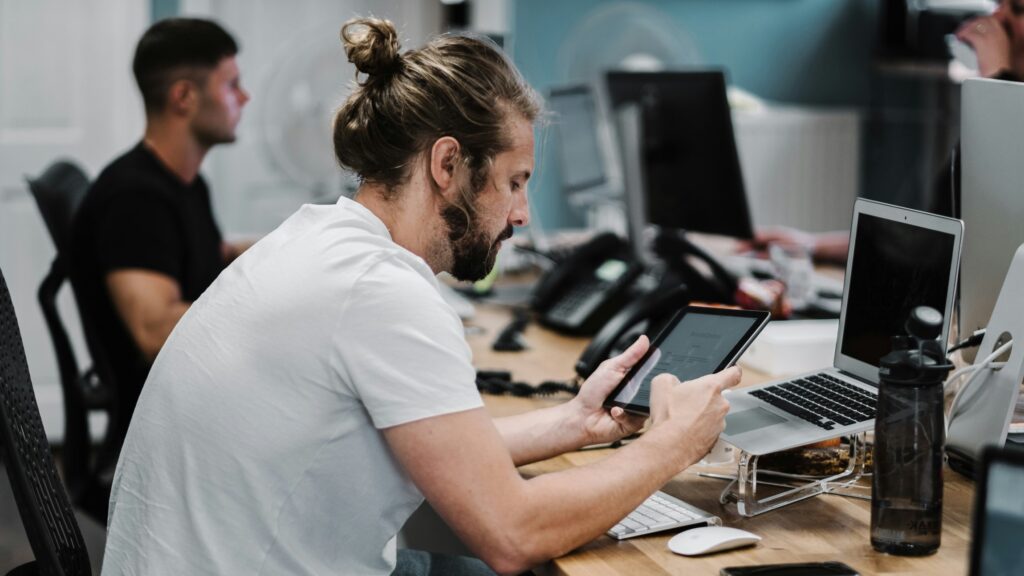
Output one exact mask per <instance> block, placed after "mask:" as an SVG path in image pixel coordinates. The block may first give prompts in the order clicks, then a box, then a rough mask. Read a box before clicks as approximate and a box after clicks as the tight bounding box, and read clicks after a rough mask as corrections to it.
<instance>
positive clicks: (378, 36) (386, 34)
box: [341, 18, 402, 79]
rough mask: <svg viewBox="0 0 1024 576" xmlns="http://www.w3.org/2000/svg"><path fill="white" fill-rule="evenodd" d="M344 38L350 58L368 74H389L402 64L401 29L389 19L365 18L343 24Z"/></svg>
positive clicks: (377, 76) (373, 76)
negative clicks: (399, 34)
mask: <svg viewBox="0 0 1024 576" xmlns="http://www.w3.org/2000/svg"><path fill="white" fill-rule="evenodd" d="M341 40H342V44H343V45H344V46H345V55H346V56H348V61H349V62H351V63H352V64H354V65H355V67H356V70H358V71H359V72H362V73H363V74H366V75H367V77H368V78H374V79H375V78H379V77H383V76H386V75H388V74H390V73H392V72H394V71H395V70H396V69H397V68H398V67H399V66H400V65H401V62H402V57H401V55H400V54H399V53H398V51H399V49H400V45H399V43H398V33H397V32H395V27H394V26H393V25H392V24H391V22H388V21H387V20H379V19H377V18H364V19H362V20H356V21H352V22H348V23H346V24H345V25H344V26H342V28H341Z"/></svg>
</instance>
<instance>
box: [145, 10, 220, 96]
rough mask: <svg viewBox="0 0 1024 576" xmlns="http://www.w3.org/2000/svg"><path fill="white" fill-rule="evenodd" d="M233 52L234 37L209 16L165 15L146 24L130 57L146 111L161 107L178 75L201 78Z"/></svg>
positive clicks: (203, 78)
mask: <svg viewBox="0 0 1024 576" xmlns="http://www.w3.org/2000/svg"><path fill="white" fill-rule="evenodd" d="M235 54H238V44H237V43H236V42H235V39H234V38H232V37H231V35H230V34H228V32H227V31H226V30H224V29H223V28H221V27H220V25H219V24H217V23H216V22H212V21H210V20H203V19H199V18H167V19H165V20H161V21H159V22H157V23H155V24H153V25H152V26H150V27H149V29H148V30H146V32H145V34H143V35H142V38H141V39H139V43H138V45H137V46H136V47H135V58H134V60H133V61H132V71H133V72H134V73H135V81H136V82H137V83H138V84H139V91H140V92H142V101H143V103H144V104H145V106H146V114H147V115H152V114H156V113H159V112H161V111H162V110H163V109H164V107H165V106H166V105H167V91H168V90H169V89H170V88H171V85H172V84H174V83H175V82H177V81H178V80H181V79H190V80H193V81H194V82H197V83H201V82H204V81H205V79H206V75H207V74H208V73H209V72H210V71H211V70H213V69H214V68H216V67H217V65H218V64H220V61H221V60H223V59H224V58H228V57H230V56H234V55H235Z"/></svg>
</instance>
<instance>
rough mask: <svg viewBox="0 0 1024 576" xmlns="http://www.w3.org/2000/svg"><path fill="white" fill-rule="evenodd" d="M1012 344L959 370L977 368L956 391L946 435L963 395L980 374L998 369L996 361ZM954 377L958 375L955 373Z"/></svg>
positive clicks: (948, 418)
mask: <svg viewBox="0 0 1024 576" xmlns="http://www.w3.org/2000/svg"><path fill="white" fill-rule="evenodd" d="M1012 344H1013V340H1008V341H1007V342H1006V343H1005V344H1003V345H1002V346H1000V347H999V348H997V349H996V350H995V352H992V353H991V354H989V355H988V357H986V358H985V359H984V360H982V361H981V363H979V364H974V365H973V366H965V367H964V368H961V369H960V370H957V372H961V371H964V370H965V369H966V368H972V367H974V366H976V368H974V369H973V370H971V377H970V378H968V379H967V380H966V381H965V382H964V383H963V385H962V386H960V389H959V390H957V391H956V394H954V395H953V401H952V402H951V403H950V405H949V416H948V417H946V435H947V436H949V425H950V423H951V422H952V421H953V418H955V417H956V411H957V405H958V404H959V402H960V397H961V396H962V395H963V393H964V391H965V390H967V389H968V388H970V387H971V384H973V383H974V380H975V379H976V378H977V377H978V375H979V374H983V373H987V372H988V371H989V370H995V369H996V366H995V364H994V362H995V359H996V358H998V357H1000V356H1002V355H1003V354H1005V353H1006V351H1007V350H1009V349H1010V346H1011V345H1012ZM998 364H1000V367H1002V366H1001V365H1002V364H1005V363H1003V362H999V363H998ZM964 373H965V374H966V373H967V372H966V371H965V372H964ZM954 375H956V374H955V373H954ZM951 379H952V378H951Z"/></svg>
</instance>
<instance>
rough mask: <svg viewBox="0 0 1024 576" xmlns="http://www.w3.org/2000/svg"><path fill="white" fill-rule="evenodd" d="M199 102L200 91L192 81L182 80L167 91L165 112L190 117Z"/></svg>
mask: <svg viewBox="0 0 1024 576" xmlns="http://www.w3.org/2000/svg"><path fill="white" fill-rule="evenodd" d="M198 102H199V89H198V88H197V87H196V85H195V84H194V83H193V82H192V81H191V80H186V79H181V80H177V81H175V82H174V83H173V84H171V87H170V88H169V89H168V90H167V106H166V108H165V110H166V111H167V112H168V113H170V114H173V115H175V116H178V115H188V114H189V112H191V110H192V109H193V108H194V107H195V105H196V104H197V103H198Z"/></svg>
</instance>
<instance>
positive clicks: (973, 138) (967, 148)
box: [960, 79, 1024, 360]
mask: <svg viewBox="0 0 1024 576" xmlns="http://www.w3.org/2000/svg"><path fill="white" fill-rule="evenodd" d="M962 93H963V105H962V110H961V113H960V122H961V126H962V128H961V133H962V138H961V144H960V149H961V157H960V158H961V165H962V166H963V174H962V181H961V187H960V188H961V202H962V204H963V206H962V208H961V211H960V213H961V216H962V218H963V221H964V255H963V273H962V274H961V280H960V336H961V337H966V336H968V335H969V334H970V333H971V332H973V331H974V330H977V329H978V328H984V327H985V326H987V325H988V323H989V317H990V316H991V315H992V309H993V308H994V307H995V305H996V298H997V297H998V296H999V291H1000V290H1001V289H1002V287H1003V280H1004V279H1005V278H1006V273H1007V271H1008V270H1009V269H1010V262H1011V261H1012V260H1013V255H1014V253H1015V252H1016V251H1017V248H1018V247H1019V246H1020V245H1021V244H1022V243H1024V226H1022V225H1021V222H1024V163H1022V162H1021V154H1020V140H1021V135H1022V134H1024V84H1020V83H1017V82H1004V81H1001V80H988V79H971V80H968V81H966V82H965V83H964V85H963V89H962ZM974 353H975V351H974V349H969V350H965V351H964V357H965V359H967V360H973V359H974Z"/></svg>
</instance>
